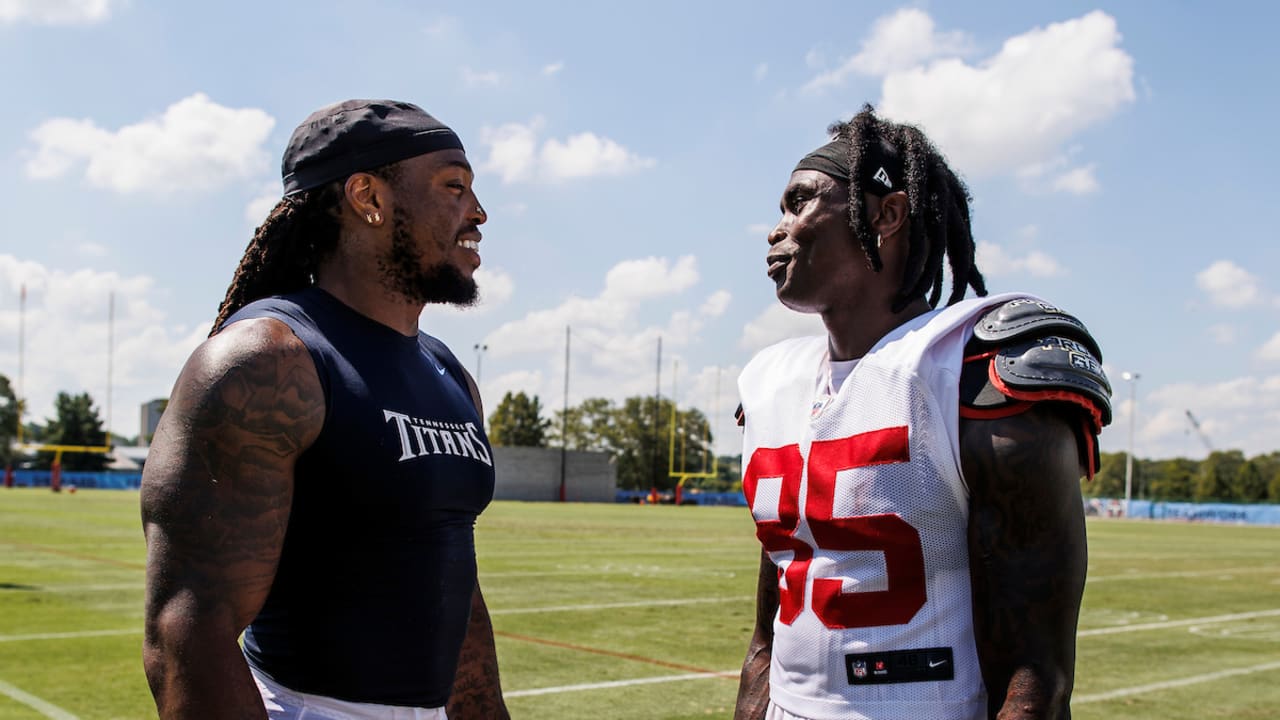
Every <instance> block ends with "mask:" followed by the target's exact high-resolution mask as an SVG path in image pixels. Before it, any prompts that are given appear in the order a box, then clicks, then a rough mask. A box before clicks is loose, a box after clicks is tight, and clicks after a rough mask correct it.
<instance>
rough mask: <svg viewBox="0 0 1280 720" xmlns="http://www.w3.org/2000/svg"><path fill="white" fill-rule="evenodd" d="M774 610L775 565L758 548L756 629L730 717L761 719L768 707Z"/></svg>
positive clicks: (742, 719)
mask: <svg viewBox="0 0 1280 720" xmlns="http://www.w3.org/2000/svg"><path fill="white" fill-rule="evenodd" d="M777 614H778V567H777V566H776V565H774V564H773V561H772V560H770V559H769V556H768V554H766V553H765V552H764V551H763V550H761V551H760V576H759V578H758V579H757V581H756V631H755V633H754V634H753V635H752V636H751V644H750V645H748V646H747V659H746V660H745V661H744V662H743V663H742V678H741V680H739V681H738V704H737V707H736V708H735V710H734V713H733V717H734V720H762V718H764V714H765V711H766V710H768V709H769V663H770V661H771V660H772V658H773V618H774V617H775V616H776V615H777Z"/></svg>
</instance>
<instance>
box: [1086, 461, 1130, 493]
mask: <svg viewBox="0 0 1280 720" xmlns="http://www.w3.org/2000/svg"><path fill="white" fill-rule="evenodd" d="M1125 457H1126V455H1125V454H1124V453H1102V467H1101V468H1099V469H1098V472H1096V473H1094V475H1093V480H1088V479H1084V478H1082V479H1081V480H1080V492H1082V493H1083V494H1084V495H1086V496H1088V497H1105V498H1122V497H1124V473H1125ZM1087 477H1088V476H1086V478H1087Z"/></svg>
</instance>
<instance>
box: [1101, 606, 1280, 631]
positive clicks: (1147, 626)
mask: <svg viewBox="0 0 1280 720" xmlns="http://www.w3.org/2000/svg"><path fill="white" fill-rule="evenodd" d="M1277 615H1280V609H1275V610H1257V611H1254V612H1244V613H1234V614H1231V615H1212V616H1209V617H1198V618H1187V619H1185V620H1169V621H1167V622H1156V623H1139V624H1137V625H1117V626H1115V627H1104V628H1094V629H1092V630H1081V631H1080V632H1078V633H1076V636H1077V637H1091V636H1093V635H1114V634H1116V633H1126V632H1139V631H1142V630H1164V629H1165V628H1172V627H1183V626H1186V625H1202V624H1205V623H1218V622H1231V621H1232V620H1250V619H1252V618H1260V617H1275V616H1277Z"/></svg>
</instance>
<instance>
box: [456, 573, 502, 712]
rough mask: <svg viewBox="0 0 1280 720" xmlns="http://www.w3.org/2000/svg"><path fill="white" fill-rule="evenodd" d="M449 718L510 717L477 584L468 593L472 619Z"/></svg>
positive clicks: (460, 661)
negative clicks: (471, 593) (503, 696)
mask: <svg viewBox="0 0 1280 720" xmlns="http://www.w3.org/2000/svg"><path fill="white" fill-rule="evenodd" d="M446 713H447V714H448V715H449V720H507V719H508V718H510V717H511V715H510V713H508V712H507V706H506V704H505V703H504V702H503V701H502V684H501V683H500V682H499V679H498V654H497V649H496V648H495V647H494V644H493V625H492V624H491V623H490V621H489V610H488V608H486V607H485V604H484V596H482V595H481V594H480V584H479V583H476V591H475V593H474V594H473V595H472V596H471V622H470V624H468V625H467V636H466V638H465V639H463V641H462V653H461V654H460V655H459V656H458V674H457V675H456V676H455V677H454V679H453V693H452V694H450V696H449V706H448V708H447V709H446Z"/></svg>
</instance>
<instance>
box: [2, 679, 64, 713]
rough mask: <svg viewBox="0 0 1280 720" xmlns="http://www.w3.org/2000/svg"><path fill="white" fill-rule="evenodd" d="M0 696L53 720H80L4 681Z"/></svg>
mask: <svg viewBox="0 0 1280 720" xmlns="http://www.w3.org/2000/svg"><path fill="white" fill-rule="evenodd" d="M0 695H7V696H8V697H10V698H11V699H13V700H16V701H18V702H20V703H22V704H23V705H26V706H27V707H29V708H31V709H33V710H35V711H36V712H38V713H40V714H41V715H44V716H45V717H47V718H53V720H80V718H78V717H76V716H75V715H72V714H71V713H69V712H67V711H66V710H63V709H62V708H60V707H58V706H57V705H54V704H52V703H50V702H47V701H45V700H41V699H40V698H38V697H36V696H35V695H32V694H31V693H29V692H25V691H23V690H21V689H20V688H16V687H14V686H12V685H10V684H9V683H7V682H5V681H3V680H0Z"/></svg>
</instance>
